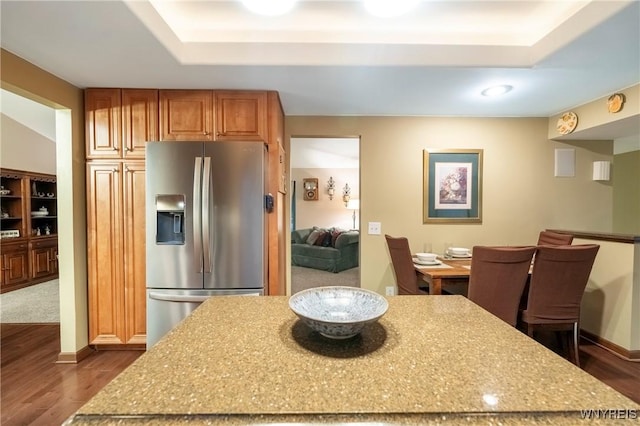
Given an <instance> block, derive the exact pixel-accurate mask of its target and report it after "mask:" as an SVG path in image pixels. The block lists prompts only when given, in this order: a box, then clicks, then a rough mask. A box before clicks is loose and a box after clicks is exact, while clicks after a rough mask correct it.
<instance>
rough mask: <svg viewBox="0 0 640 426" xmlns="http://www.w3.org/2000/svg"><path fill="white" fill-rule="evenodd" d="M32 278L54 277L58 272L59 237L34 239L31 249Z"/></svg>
mask: <svg viewBox="0 0 640 426" xmlns="http://www.w3.org/2000/svg"><path fill="white" fill-rule="evenodd" d="M29 252H30V253H31V278H33V279H41V280H45V279H53V278H55V276H56V275H57V274H58V259H57V254H58V239H57V238H49V239H44V240H41V241H32V242H31V249H30V250H29Z"/></svg>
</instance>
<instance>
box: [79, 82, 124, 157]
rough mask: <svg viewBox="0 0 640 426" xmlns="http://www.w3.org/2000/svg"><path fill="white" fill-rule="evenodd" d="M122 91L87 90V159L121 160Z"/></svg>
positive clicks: (85, 102)
mask: <svg viewBox="0 0 640 426" xmlns="http://www.w3.org/2000/svg"><path fill="white" fill-rule="evenodd" d="M121 100H122V99H121V94H120V89H87V90H85V99H84V105H85V124H86V126H85V128H86V155H87V158H120V156H121V153H120V150H121V149H122V135H121V111H120V105H121Z"/></svg>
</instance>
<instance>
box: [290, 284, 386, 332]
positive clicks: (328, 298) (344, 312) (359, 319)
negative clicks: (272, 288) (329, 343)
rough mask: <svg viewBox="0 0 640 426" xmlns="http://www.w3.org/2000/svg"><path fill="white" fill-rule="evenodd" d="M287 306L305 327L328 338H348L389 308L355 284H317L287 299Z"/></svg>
mask: <svg viewBox="0 0 640 426" xmlns="http://www.w3.org/2000/svg"><path fill="white" fill-rule="evenodd" d="M289 307H290V308H291V310H292V311H293V312H295V314H296V315H297V316H298V317H299V318H300V319H301V320H302V321H303V322H304V323H305V324H307V325H308V326H309V327H311V328H312V329H313V330H315V331H317V332H318V333H320V334H321V335H323V336H325V337H328V338H330V339H348V338H349V337H353V336H355V335H357V334H358V333H360V331H362V329H363V328H364V326H365V325H367V324H369V323H372V322H375V321H377V320H378V319H379V318H380V317H381V316H382V315H384V313H385V312H387V309H388V307H389V303H388V302H387V300H386V299H385V298H384V297H382V296H380V295H379V294H378V293H375V292H373V291H370V290H364V289H361V288H355V287H342V286H331V287H317V288H310V289H308V290H303V291H301V292H299V293H296V294H294V295H293V296H291V298H290V299H289Z"/></svg>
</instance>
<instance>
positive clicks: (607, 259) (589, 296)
mask: <svg viewBox="0 0 640 426" xmlns="http://www.w3.org/2000/svg"><path fill="white" fill-rule="evenodd" d="M574 244H599V245H600V249H599V250H598V255H597V256H596V261H595V263H594V265H593V270H592V271H591V276H590V277H589V283H588V284H587V288H586V290H585V294H584V297H583V299H582V309H581V321H580V327H581V328H582V329H584V330H586V331H588V332H590V333H592V334H595V335H596V336H599V337H601V338H603V339H606V340H608V341H609V342H612V343H615V344H616V345H618V346H620V347H622V348H625V349H627V350H630V351H640V276H635V277H634V270H635V271H639V270H640V269H639V268H640V244H639V243H637V244H635V245H634V244H622V243H615V242H608V241H600V240H586V239H584V240H583V239H575V240H574ZM636 274H637V273H636Z"/></svg>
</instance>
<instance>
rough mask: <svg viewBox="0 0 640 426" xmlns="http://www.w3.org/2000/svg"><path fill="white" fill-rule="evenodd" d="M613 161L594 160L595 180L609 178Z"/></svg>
mask: <svg viewBox="0 0 640 426" xmlns="http://www.w3.org/2000/svg"><path fill="white" fill-rule="evenodd" d="M610 175H611V163H610V162H608V161H594V162H593V180H609V177H610Z"/></svg>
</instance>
